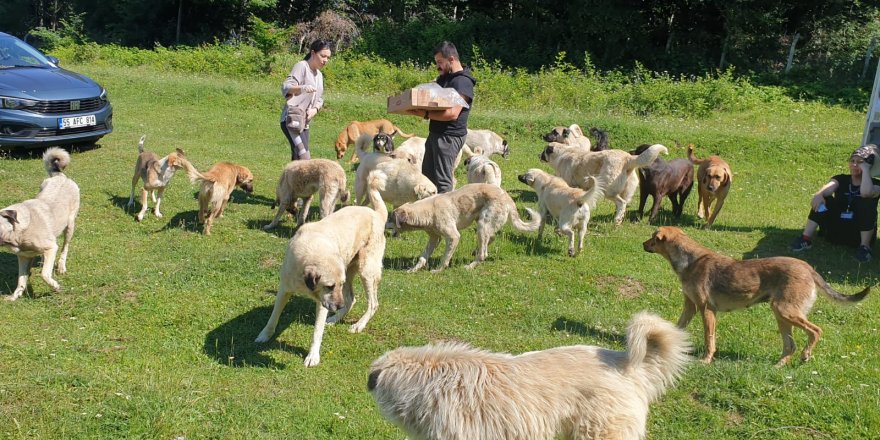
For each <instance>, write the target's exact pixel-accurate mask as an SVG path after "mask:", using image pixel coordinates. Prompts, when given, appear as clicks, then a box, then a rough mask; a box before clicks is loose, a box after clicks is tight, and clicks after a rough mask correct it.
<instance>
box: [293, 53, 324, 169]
mask: <svg viewBox="0 0 880 440" xmlns="http://www.w3.org/2000/svg"><path fill="white" fill-rule="evenodd" d="M331 55H332V52H331V51H330V42H329V41H325V40H315V41H314V42H313V43H312V45H311V46H310V47H309V53H308V54H306V57H305V59H303V60H302V61H300V62H298V63H296V64H294V65H293V69H291V71H290V74H289V75H287V79H285V80H284V83H283V84H281V93H282V94H283V95H284V98H285V99H287V102H286V103H285V105H284V108H283V109H282V111H281V131H283V132H284V136H285V137H287V141H288V142H290V160H302V159H311V154H310V153H309V122H310V121H311V120H312V118H314V117H315V115H316V114H317V113H318V110H319V109H320V108H321V107H323V106H324V77H323V76H322V75H321V69H323V68H324V65H326V64H327V61H329V60H330V56H331ZM289 105H294V106H296V107H300V108H302V109H304V110H305V111H306V124H305V127H302V128H301V129H300V130H295V129H291V128H288V126H287V107H288V106H289Z"/></svg>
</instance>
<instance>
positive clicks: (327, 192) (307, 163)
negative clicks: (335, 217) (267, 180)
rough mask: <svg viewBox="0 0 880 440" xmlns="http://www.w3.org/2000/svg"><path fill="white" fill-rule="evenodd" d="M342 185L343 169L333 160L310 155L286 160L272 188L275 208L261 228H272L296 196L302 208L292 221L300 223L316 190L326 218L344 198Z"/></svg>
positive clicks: (346, 193)
mask: <svg viewBox="0 0 880 440" xmlns="http://www.w3.org/2000/svg"><path fill="white" fill-rule="evenodd" d="M361 165H362V166H363V164H361ZM345 185H346V183H345V170H343V169H342V166H340V165H339V164H338V163H337V162H335V161H332V160H327V159H311V160H294V161H292V162H290V163H288V164H287V166H285V167H284V170H283V171H282V172H281V177H280V178H279V179H278V186H277V187H276V188H275V203H273V204H272V209H275V207H276V206H278V212H277V213H276V214H275V218H273V219H272V222H271V223H269V224H268V225H266V226H263V230H265V231H269V230H272V229H275V227H277V226H278V223H279V222H280V221H281V217H282V216H283V215H284V212H285V211H288V212H293V211H294V202H295V201H296V200H297V199H302V209H300V210H299V212H298V213H297V215H296V225H297V226H300V225H302V224H303V222H305V220H306V219H307V218H308V216H309V207H310V206H311V204H312V196H313V195H314V194H315V193H318V197H319V200H320V207H321V208H320V209H321V218H326V217H327V216H328V215H330V214H331V213H332V212H333V209H334V208H335V207H336V202H338V201H341V202H347V201H348V197H349V194H348V191H347V190H346V189H345V188H346V187H345Z"/></svg>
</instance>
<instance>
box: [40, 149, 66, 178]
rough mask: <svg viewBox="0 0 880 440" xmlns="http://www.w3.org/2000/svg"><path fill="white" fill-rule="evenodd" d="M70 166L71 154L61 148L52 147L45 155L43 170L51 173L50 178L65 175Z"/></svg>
mask: <svg viewBox="0 0 880 440" xmlns="http://www.w3.org/2000/svg"><path fill="white" fill-rule="evenodd" d="M69 164H70V153H68V152H67V151H64V150H63V149H61V148H58V147H52V148H50V149H48V150H46V152H45V153H43V168H45V169H46V172H47V173H49V177H53V176H57V175H58V174H61V173H63V172H64V169H65V168H67V165H69Z"/></svg>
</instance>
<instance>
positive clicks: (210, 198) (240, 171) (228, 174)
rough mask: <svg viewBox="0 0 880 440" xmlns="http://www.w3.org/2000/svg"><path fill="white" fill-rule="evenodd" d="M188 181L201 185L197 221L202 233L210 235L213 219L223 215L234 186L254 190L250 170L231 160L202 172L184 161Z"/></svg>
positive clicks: (252, 176)
mask: <svg viewBox="0 0 880 440" xmlns="http://www.w3.org/2000/svg"><path fill="white" fill-rule="evenodd" d="M186 169H187V174H189V178H190V181H191V182H192V183H197V184H199V185H200V186H201V188H200V189H199V223H201V224H203V225H204V226H203V229H202V233H204V234H205V235H211V226H213V225H214V219H216V218H217V217H219V216H221V215H223V211H225V210H226V204H227V203H229V197H230V196H231V195H232V190H233V189H235V187H236V186H238V187H239V188H241V189H243V190H244V192H246V193H248V194H250V193H252V192H254V175H253V174H251V170H249V169H247V168H246V167H243V166H241V165H236V164H234V163H231V162H220V163H218V164H216V165H214V166H213V167H211V169H209V170H208V171H206V172H204V173H200V172H198V170H196V169H195V167H193V166H192V165H191V164H189V162H187V163H186Z"/></svg>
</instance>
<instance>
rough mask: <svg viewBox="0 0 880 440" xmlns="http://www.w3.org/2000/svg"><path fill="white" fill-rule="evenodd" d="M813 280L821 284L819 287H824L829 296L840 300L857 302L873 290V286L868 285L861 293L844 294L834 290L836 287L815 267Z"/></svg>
mask: <svg viewBox="0 0 880 440" xmlns="http://www.w3.org/2000/svg"><path fill="white" fill-rule="evenodd" d="M813 282H815V283H816V285H817V286H819V288H820V289H822V290H823V291H824V292H825V294H826V295H828V297H829V298H831V299H833V300H835V301H838V302H848V303H857V302H859V301H861V300H863V299H865V297H866V296H867V295H868V292H870V291H871V286H867V287H865V288H864V289H862V291H861V292H859V293H856V294H853V295H844V294H842V293H840V292H838V291H836V290H834V288H832V287H831V286H830V285H829V284H828V282H827V281H825V278H822V275H819V272H816V270H815V269H813Z"/></svg>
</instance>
